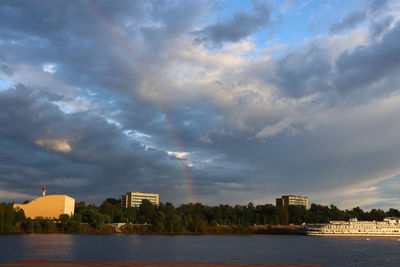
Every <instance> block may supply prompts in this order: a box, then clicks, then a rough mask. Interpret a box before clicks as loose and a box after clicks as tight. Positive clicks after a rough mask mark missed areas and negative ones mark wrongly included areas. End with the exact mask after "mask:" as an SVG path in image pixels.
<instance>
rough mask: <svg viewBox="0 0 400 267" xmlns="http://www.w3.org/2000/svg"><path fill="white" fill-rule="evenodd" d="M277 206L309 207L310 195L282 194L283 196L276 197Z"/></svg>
mask: <svg viewBox="0 0 400 267" xmlns="http://www.w3.org/2000/svg"><path fill="white" fill-rule="evenodd" d="M276 206H278V207H280V206H283V207H287V206H301V207H305V208H306V209H307V208H308V197H301V196H293V195H289V196H282V197H281V198H277V199H276Z"/></svg>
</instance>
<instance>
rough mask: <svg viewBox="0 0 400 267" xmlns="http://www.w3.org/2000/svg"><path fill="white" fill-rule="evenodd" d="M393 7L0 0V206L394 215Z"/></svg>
mask: <svg viewBox="0 0 400 267" xmlns="http://www.w3.org/2000/svg"><path fill="white" fill-rule="evenodd" d="M399 40H400V3H399V2H398V1H395V0H393V1H391V0H350V1H339V0H331V1H327V0H326V1H324V0H301V1H300V0H285V1H262V0H254V1H251V0H249V1H247V0H240V1H239V0H237V1H228V0H225V1H224V0H189V1H188V0H163V1H161V0H149V1H122V0H114V1H103V0H98V1H94V0H74V1H62V0H61V1H50V0H43V1H32V0H28V1H22V0H13V1H11V0H10V1H8V0H2V1H1V4H0V201H1V202H21V201H24V200H27V199H28V200H30V199H33V198H35V197H37V196H38V195H39V194H40V192H41V187H42V186H47V188H48V193H49V194H67V195H70V196H71V197H74V198H76V199H77V200H78V201H85V202H87V203H95V204H100V203H101V202H102V201H103V200H104V199H106V198H110V197H112V198H119V197H120V195H122V194H124V193H125V192H128V191H134V192H155V193H159V194H160V199H161V201H162V202H172V203H173V204H176V205H179V204H182V203H189V202H193V203H194V202H201V203H203V204H207V205H218V204H231V205H234V204H247V203H249V202H253V203H254V204H266V203H275V198H277V197H280V196H281V195H287V194H294V195H304V196H308V197H309V198H310V202H311V203H319V204H324V205H329V204H334V205H337V206H338V207H339V208H353V207H356V206H360V207H362V208H366V209H371V208H382V209H388V208H399V206H400V196H399V194H398V192H399V190H400V139H399V136H400V117H399V114H400V90H399V89H400V86H399V84H400V45H399Z"/></svg>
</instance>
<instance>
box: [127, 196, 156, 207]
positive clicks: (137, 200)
mask: <svg viewBox="0 0 400 267" xmlns="http://www.w3.org/2000/svg"><path fill="white" fill-rule="evenodd" d="M143 199H147V200H148V201H150V202H151V203H152V204H153V205H158V204H160V195H159V194H151V193H141V192H127V193H126V194H125V195H122V197H121V206H122V207H123V208H128V207H139V206H140V205H141V204H142V200H143Z"/></svg>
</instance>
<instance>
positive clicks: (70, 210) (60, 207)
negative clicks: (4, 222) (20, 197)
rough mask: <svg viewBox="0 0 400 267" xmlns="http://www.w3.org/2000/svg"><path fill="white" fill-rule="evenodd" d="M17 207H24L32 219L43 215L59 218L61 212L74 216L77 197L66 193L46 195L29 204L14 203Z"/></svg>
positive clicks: (49, 217) (48, 217) (44, 216)
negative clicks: (74, 197)
mask: <svg viewBox="0 0 400 267" xmlns="http://www.w3.org/2000/svg"><path fill="white" fill-rule="evenodd" d="M13 207H14V208H15V209H22V210H23V211H24V213H25V216H26V217H28V218H31V219H34V218H36V217H43V218H47V219H54V218H55V219H58V217H59V216H60V215H61V214H68V215H70V216H72V215H73V214H74V210H75V199H73V198H72V197H69V196H66V195H48V196H46V195H44V196H41V197H39V198H37V199H34V200H32V201H31V202H29V203H28V204H14V206H13Z"/></svg>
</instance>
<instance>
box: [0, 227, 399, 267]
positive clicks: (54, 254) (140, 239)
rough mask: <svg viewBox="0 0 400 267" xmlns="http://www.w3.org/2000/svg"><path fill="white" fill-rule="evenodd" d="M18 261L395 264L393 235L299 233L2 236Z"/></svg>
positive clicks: (7, 256)
mask: <svg viewBox="0 0 400 267" xmlns="http://www.w3.org/2000/svg"><path fill="white" fill-rule="evenodd" d="M22 259H47V260H80V261H132V262H205V263H248V264H251V263H253V264H256V263H258V264H262V263H272V264H295V263H297V264H301V263H302V264H321V265H322V266H380V267H383V266H399V264H400V240H398V239H396V238H361V237H357V238H351V237H308V236H301V235H203V236H192V235H176V236H167V235H165V236H164V235H122V234H121V235H118V234H113V235H88V234H85V235H69V234H47V235H40V234H32V235H0V263H6V262H12V261H16V260H22Z"/></svg>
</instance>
